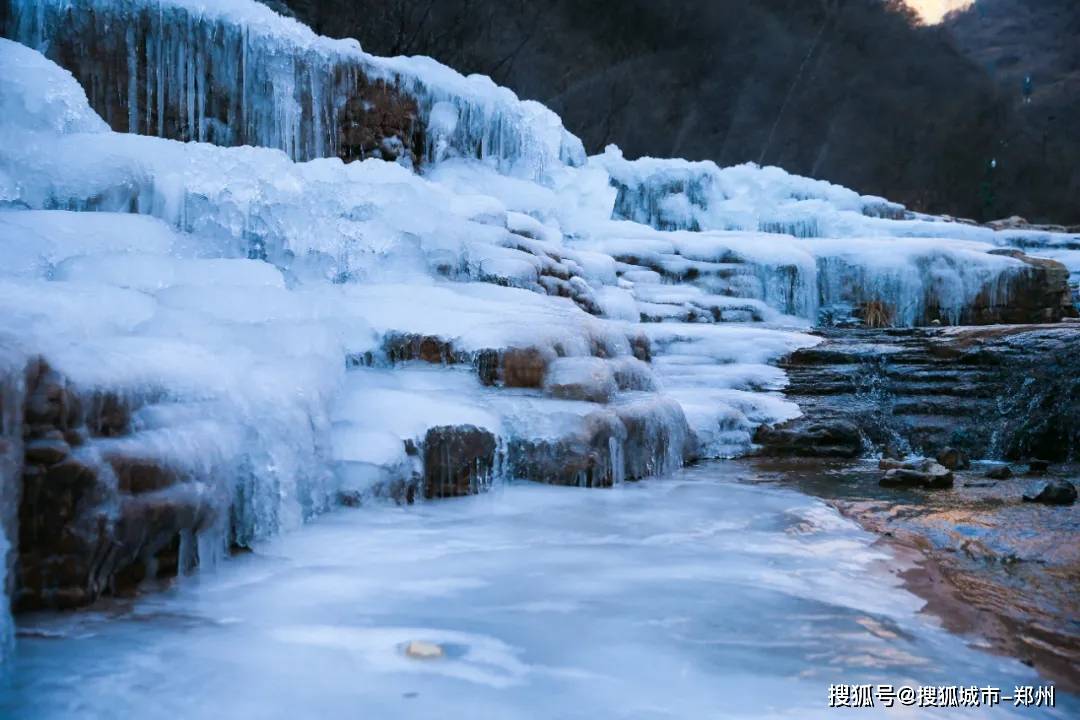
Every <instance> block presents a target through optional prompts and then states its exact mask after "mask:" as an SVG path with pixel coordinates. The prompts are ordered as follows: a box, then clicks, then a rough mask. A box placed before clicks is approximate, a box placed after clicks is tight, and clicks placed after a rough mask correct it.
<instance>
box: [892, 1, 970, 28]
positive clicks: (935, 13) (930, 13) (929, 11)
mask: <svg viewBox="0 0 1080 720" xmlns="http://www.w3.org/2000/svg"><path fill="white" fill-rule="evenodd" d="M906 1H907V4H908V5H910V6H911V7H913V8H915V10H916V11H917V12H918V13H919V15H920V16H922V19H923V20H925V21H926V22H928V23H939V22H941V19H942V18H943V17H945V14H946V13H949V12H952V11H953V10H960V9H963V8H966V7H967V6H969V5H971V4H973V3H974V1H975V0H906Z"/></svg>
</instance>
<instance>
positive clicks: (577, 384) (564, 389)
mask: <svg viewBox="0 0 1080 720" xmlns="http://www.w3.org/2000/svg"><path fill="white" fill-rule="evenodd" d="M618 389H619V386H618V383H617V382H616V381H615V374H614V373H613V372H612V370H611V365H610V364H609V363H608V362H607V361H606V360H602V359H601V358H595V357H573V358H569V357H568V358H558V359H557V360H555V361H554V362H552V363H551V364H550V365H549V366H548V370H547V374H546V377H545V378H544V391H545V392H546V393H547V394H548V395H551V396H552V397H557V398H562V399H563V400H584V401H586V402H595V403H608V402H611V399H612V398H613V397H615V393H616V392H617V391H618Z"/></svg>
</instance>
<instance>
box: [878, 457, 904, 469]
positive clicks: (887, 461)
mask: <svg viewBox="0 0 1080 720" xmlns="http://www.w3.org/2000/svg"><path fill="white" fill-rule="evenodd" d="M902 467H904V461H903V460H893V459H891V458H881V460H879V461H878V469H880V470H898V469H900V468H902Z"/></svg>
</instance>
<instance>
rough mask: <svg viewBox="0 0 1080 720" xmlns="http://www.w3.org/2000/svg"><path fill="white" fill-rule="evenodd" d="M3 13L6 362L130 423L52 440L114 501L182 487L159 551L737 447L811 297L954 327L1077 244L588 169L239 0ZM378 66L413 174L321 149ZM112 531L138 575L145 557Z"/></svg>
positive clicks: (420, 71) (460, 93)
mask: <svg viewBox="0 0 1080 720" xmlns="http://www.w3.org/2000/svg"><path fill="white" fill-rule="evenodd" d="M7 9H8V19H9V23H10V26H9V29H8V30H9V34H10V35H11V36H12V37H14V38H15V39H16V40H18V41H20V42H13V41H10V40H0V111H2V113H0V337H3V338H4V343H3V345H4V347H3V352H4V355H2V356H0V360H3V361H4V363H6V365H4V367H5V368H7V371H6V372H5V373H4V377H9V376H14V375H18V374H19V373H18V370H17V369H16V370H12V369H11V368H19V367H22V366H24V365H26V364H27V363H33V362H39V361H38V360H35V358H41V361H40V362H39V365H38V367H39V368H40V373H41V374H42V376H45V375H48V377H49V378H52V379H51V380H49V382H52V383H55V384H58V386H60V387H61V390H58V391H57V392H63V393H66V395H64V397H68V396H71V397H80V398H89V399H90V400H92V401H93V402H91V403H90V405H91V408H90V411H88V412H91V411H93V410H94V408H97V411H98V412H101V409H100V407H98V406H97V405H94V404H93V403H94V402H97V403H98V404H99V405H100V404H101V403H102V402H104V400H102V399H103V398H104V399H107V400H108V402H110V403H112V404H113V405H115V406H117V407H118V408H120V409H121V410H122V411H123V413H125V414H127V415H130V417H129V418H127V417H125V423H124V425H123V427H122V428H118V429H116V432H115V433H113V434H112V435H109V434H101V433H99V435H97V436H94V437H92V438H89V439H86V438H82V439H80V442H82V444H81V445H79V446H78V447H76V448H73V449H71V453H72V457H73V458H74V460H76V461H78V462H80V463H84V464H85V465H86V466H88V467H92V468H95V470H94V472H96V473H98V474H99V475H100V477H102V478H105V481H106V482H107V483H112V486H111V487H112V488H113V490H112V492H113V493H114V495H113V496H110V497H111V498H112V500H110V501H109V502H108V503H105V504H104V505H103V507H105V510H104V512H105V517H107V519H108V521H109V522H110V523H114V524H118V523H120V522H121V520H122V519H123V517H124V515H123V513H124V512H126V508H127V507H128V505H125V504H124V503H128V501H129V500H131V498H128V497H126V495H125V493H126V492H127V491H122V492H119V494H116V493H117V490H116V488H117V487H120V486H121V485H124V483H128V484H130V482H131V480H130V478H129V477H128V475H130V474H131V473H132V472H133V471H131V469H130V464H128V465H125V463H126V462H127V460H126V458H132V457H138V458H143V459H145V458H147V457H149V458H152V460H153V462H154V463H157V464H158V465H161V466H164V467H167V468H168V469H169V470H168V473H170V474H172V475H175V476H178V477H182V478H183V482H180V483H177V484H175V485H174V486H170V487H168V488H164V489H158V490H155V492H158V493H163V494H166V495H167V494H168V493H181V492H182V493H187V494H188V495H186V496H185V497H184V498H183V501H182V504H183V507H185V508H188V509H189V510H190V512H192V513H195V515H196V517H197V520H196V521H192V522H188V523H187V525H185V529H184V531H183V532H182V533H181V538H180V550H179V554H180V560H178V561H177V562H178V563H179V564H180V566H181V568H180V569H181V570H183V569H184V568H183V566H184V565H185V564H186V561H185V560H184V558H188V559H190V558H191V557H192V556H193V555H197V557H198V559H199V562H201V563H205V562H210V561H212V560H213V558H215V557H217V556H219V555H221V554H222V553H223V552H224V550H225V548H226V546H227V545H228V544H230V543H231V544H234V545H245V544H248V543H250V542H251V541H252V540H253V539H256V538H260V537H264V536H266V535H269V534H272V533H275V532H277V531H279V530H280V529H282V528H286V527H291V526H293V525H296V524H297V523H300V522H302V521H303V520H304V519H305V518H308V517H310V516H311V515H313V514H315V513H318V512H321V511H323V510H325V509H327V508H329V507H331V506H332V505H334V504H335V503H337V502H365V501H368V500H369V499H370V498H371V497H373V496H377V495H381V494H391V495H394V496H395V497H397V498H399V499H402V498H405V499H408V500H412V499H413V498H414V496H415V495H416V494H417V493H428V494H430V493H431V492H434V495H433V496H441V494H440V493H442V492H443V491H444V490H445V491H446V492H450V493H451V494H453V493H457V492H466V491H469V492H472V491H476V490H478V489H482V488H483V486H486V485H487V484H490V483H491V482H493V481H496V480H502V479H506V478H513V477H517V478H521V477H525V478H531V479H543V480H548V481H553V482H563V483H569V484H581V485H604V484H610V483H613V482H620V481H623V480H630V479H636V478H640V477H644V476H646V475H651V474H658V473H664V472H668V471H670V470H672V469H674V468H677V467H678V466H679V465H681V464H682V463H683V462H684V461H685V460H686V459H688V458H702V457H730V456H734V455H738V454H741V453H744V452H746V451H747V450H748V449H749V448H750V447H751V446H752V437H753V434H754V431H755V429H756V428H757V427H758V426H760V425H761V424H764V423H775V422H782V421H784V420H787V419H791V418H793V417H796V416H797V415H798V412H799V411H798V408H797V407H795V406H794V405H793V404H792V403H790V402H788V401H786V400H784V399H783V398H782V396H781V395H780V394H779V391H780V390H781V389H782V388H783V386H784V383H785V378H784V375H783V373H782V372H781V371H779V370H778V369H776V368H775V367H773V366H772V365H771V363H773V362H774V361H775V360H777V359H778V358H780V357H782V356H783V355H785V354H787V353H789V352H791V351H792V350H794V349H796V348H798V347H803V346H806V345H810V344H813V343H814V342H816V340H815V338H814V337H812V336H810V335H808V334H806V333H805V331H806V330H807V329H808V328H809V327H810V326H812V325H814V324H816V323H817V322H819V319H821V318H823V317H825V318H827V319H836V318H839V319H841V320H843V319H845V318H846V319H848V320H851V319H852V318H856V319H860V318H861V320H862V321H864V322H869V321H870V319H869V313H871V312H876V313H878V315H877V318H878V320H879V321H883V322H887V323H890V324H896V325H913V324H919V323H925V322H930V321H935V320H936V321H939V322H944V323H956V322H960V321H964V320H965V319H970V316H971V313H972V312H973V309H972V308H974V307H977V308H979V309H988V310H986V311H987V312H991V311H993V309H994V308H997V307H999V306H1001V305H1004V304H1007V303H1008V301H1009V296H1010V293H1012V292H1013V291H1014V290H1015V287H1016V284H1017V282H1020V281H1022V280H1023V279H1024V278H1027V277H1029V276H1030V275H1031V274H1032V273H1033V272H1036V270H1037V268H1033V266H1032V265H1031V263H1030V262H1028V261H1027V260H1026V259H1024V258H1022V257H1019V256H1018V253H1005V254H1001V253H995V252H991V251H995V250H996V249H998V248H1000V247H1033V248H1039V249H1040V251H1041V250H1042V249H1043V248H1051V249H1052V250H1053V252H1057V253H1059V254H1058V257H1061V258H1063V259H1066V260H1070V259H1071V260H1070V261H1073V262H1074V261H1075V257H1076V255H1077V248H1078V247H1080V242H1078V239H1077V238H1076V237H1072V236H1063V235H1058V234H1053V233H1041V232H1035V231H1011V232H1000V233H995V232H994V231H991V230H989V229H986V228H978V227H969V226H966V225H961V224H958V223H949V222H943V221H941V220H939V219H935V218H929V217H923V216H917V215H914V214H912V213H908V212H907V211H905V210H904V209H903V208H902V207H900V206H898V205H895V204H893V203H889V202H887V201H885V200H882V199H880V198H869V197H862V196H859V195H858V194H856V193H854V192H852V191H850V190H847V189H845V188H840V187H837V186H835V185H830V184H828V183H824V182H821V181H815V180H809V179H806V178H799V177H795V176H792V175H789V174H787V173H784V172H783V171H782V170H779V169H778V168H758V167H756V166H741V167H737V168H726V169H720V168H717V167H716V166H714V165H712V164H711V163H687V162H684V161H676V160H651V159H644V160H637V161H627V160H625V159H624V158H623V157H622V156H621V154H620V153H619V151H618V150H617V149H615V148H609V149H608V151H606V152H605V153H604V154H602V155H599V156H597V157H593V158H589V159H586V158H585V157H584V153H583V151H582V146H581V143H580V142H579V141H578V140H577V139H576V138H574V137H573V136H572V135H570V134H569V133H568V132H567V131H566V130H565V129H564V128H563V126H562V124H561V122H560V121H559V119H558V118H557V117H556V116H555V115H554V114H553V113H551V112H550V111H549V110H547V109H546V108H543V107H542V106H540V105H537V104H536V103H532V102H528V101H520V100H518V99H517V98H516V97H515V96H514V95H513V93H511V92H510V91H509V90H506V89H504V88H498V87H496V86H495V85H493V84H492V83H491V81H490V80H488V79H486V78H479V77H469V78H464V77H462V76H460V75H458V74H456V73H454V72H453V71H451V70H449V69H448V68H445V67H443V66H440V65H438V64H437V63H435V62H434V61H432V60H429V59H424V58H391V59H385V58H375V57H372V56H370V55H367V54H365V53H363V52H362V51H361V50H360V48H359V47H358V46H357V44H356V43H355V42H349V41H331V40H328V39H325V38H320V37H317V36H315V35H314V34H313V33H311V31H310V30H308V29H307V28H305V27H303V26H301V25H299V24H298V23H296V22H295V21H292V20H289V19H285V18H282V17H280V16H278V15H276V14H274V13H273V12H272V11H270V10H269V9H267V8H266V7H264V6H263V5H260V4H258V3H255V2H254V1H253V0H228V1H227V2H219V3H213V4H211V5H207V4H205V3H201V2H196V1H195V0H155V1H151V0H125V1H123V2H120V1H117V0H113V1H109V0H12V1H11V2H9V3H8V8H7ZM0 17H3V16H2V15H0ZM20 43H21V44H20ZM34 48H36V49H34ZM38 50H41V51H43V52H44V53H45V55H42V54H41V53H39V52H38ZM47 58H51V59H47ZM53 60H56V61H57V62H59V63H60V65H58V64H56V63H54V62H53ZM61 65H66V66H67V67H68V68H69V69H72V68H73V69H75V70H76V71H77V72H78V74H79V80H81V81H82V83H83V86H80V84H79V80H77V79H76V78H75V77H74V76H73V75H72V74H71V72H69V71H68V70H65V69H63V68H62V67H61ZM76 66H77V67H76ZM378 82H381V83H383V89H382V90H380V91H379V92H382V93H383V95H382V96H381V97H383V99H384V100H386V102H393V103H401V102H405V103H408V102H413V103H415V108H416V113H417V114H416V118H415V121H416V122H417V123H418V124H419V126H418V128H416V130H417V133H418V134H419V136H421V138H422V139H421V140H420V141H418V143H417V144H416V145H414V149H416V147H420V148H421V149H422V152H421V153H419V155H418V156H417V160H418V161H419V163H420V164H419V166H418V167H417V166H416V165H415V164H414V163H412V162H409V161H407V160H408V158H407V157H405V156H403V155H402V154H400V153H397V152H396V151H395V152H390V150H387V152H386V153H385V154H384V155H383V157H388V156H390V155H397V157H396V159H397V162H389V161H387V159H380V158H379V157H370V158H367V159H363V160H362V161H359V162H349V163H346V162H343V158H344V159H354V158H351V157H347V155H348V154H347V153H343V152H342V147H341V145H340V136H339V130H340V127H339V124H340V122H341V117H342V115H341V113H342V112H343V108H347V107H351V105H350V103H351V102H353V101H354V100H355V99H356V97H355V96H356V94H357V93H360V97H363V92H367V91H370V89H371V88H372V87H374V84H376V83H378ZM83 87H86V91H84V89H83ZM365 89H366V90H365ZM88 94H89V98H88V97H87V95H88ZM391 96H393V97H391ZM372 97H374V96H372ZM387 98H390V99H387ZM402 98H404V100H403V99H402ZM369 100H370V98H369V99H366V100H364V102H365V103H366V102H369ZM362 107H363V111H362V112H360V111H358V112H360V115H358V116H356V118H359V119H356V118H354V120H356V122H359V123H361V124H362V123H364V122H366V120H364V118H363V117H361V116H362V114H363V112H367V111H368V110H369V109H370V108H368V106H367V105H363V106H362ZM92 108H97V110H98V111H99V112H95V110H94V109H92ZM102 115H103V116H104V119H103V118H102ZM106 121H108V122H106ZM114 130H122V131H127V132H116V131H114ZM395 139H396V140H397V141H401V142H404V140H405V139H404V138H400V137H397V136H393V137H386V138H382V140H383V141H385V142H391V141H394V140H395ZM391 144H393V143H391ZM1072 270H1073V272H1080V267H1077V265H1075V264H1073V265H1072ZM20 392H22V391H21V390H19V389H18V388H11V389H10V392H6V394H5V395H4V397H5V398H15V400H12V401H11V402H12V403H13V405H12V407H17V406H20V405H21V403H22V398H21V395H20V394H19V393H20ZM11 412H15V411H14V410H12V409H11V408H7V407H6V406H5V413H6V414H5V416H4V418H5V420H4V425H3V430H4V432H5V433H7V432H9V428H10V427H12V425H13V424H16V425H17V423H16V421H15V420H14V419H13V416H12V415H10V413H11ZM9 418H12V419H9ZM87 422H88V423H90V425H93V423H94V422H97V421H95V420H94V418H93V417H90V418H89V419H88V420H87ZM98 424H99V425H100V423H98ZM16 451H17V452H21V450H19V448H16ZM65 452H66V451H65ZM462 457H465V458H466V459H467V462H464V463H463V464H462V463H458V464H457V465H455V464H454V463H455V462H457V461H458V460H460V459H461V458H462ZM0 459H2V458H0ZM0 469H4V468H0ZM9 470H10V468H8V469H4V473H5V474H3V475H0V478H2V479H3V481H4V483H5V489H4V494H3V497H4V498H7V501H8V504H7V505H5V511H4V513H3V515H2V520H3V522H4V523H5V526H6V527H7V528H8V530H9V535H8V536H9V538H10V537H11V531H10V528H11V523H12V518H13V517H14V515H15V512H14V510H13V509H12V506H11V503H13V502H15V500H12V497H13V493H12V492H11V487H12V486H13V485H17V483H18V470H17V468H16V469H14V470H10V472H9ZM125 472H126V473H128V475H125V474H124V473H125ZM114 475H115V477H114ZM124 478H128V479H124ZM433 482H434V483H437V484H439V485H440V487H443V486H447V487H449V489H448V490H446V489H445V488H444V490H439V491H438V492H435V491H432V490H431V483H433ZM151 494H153V493H151ZM117 498H119V499H117ZM110 503H111V504H110ZM192 531H193V532H192ZM140 547H141V549H140V550H139V551H138V552H140V553H141V556H140V557H141V558H142V560H141V561H142V562H144V563H147V564H149V563H151V560H153V558H152V557H151V556H153V555H154V553H156V552H158V551H159V550H160V549H161V546H160V543H159V544H154V543H149V544H147V543H144V544H143V545H142V546H140ZM133 552H134V551H133ZM155 562H156V561H155ZM3 569H4V568H3V567H0V571H3ZM0 577H2V576H0ZM9 585H10V583H9ZM0 631H2V628H0Z"/></svg>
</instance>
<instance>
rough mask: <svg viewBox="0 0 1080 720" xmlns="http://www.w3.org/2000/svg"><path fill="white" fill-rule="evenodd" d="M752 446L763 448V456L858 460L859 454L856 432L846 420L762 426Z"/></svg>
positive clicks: (798, 421)
mask: <svg viewBox="0 0 1080 720" xmlns="http://www.w3.org/2000/svg"><path fill="white" fill-rule="evenodd" d="M754 442H755V443H757V444H759V445H762V446H764V447H763V450H762V452H763V453H764V454H766V455H781V456H795V457H842V458H853V457H858V456H859V454H860V453H861V452H862V447H863V446H862V436H861V435H860V434H859V428H858V427H857V426H856V425H855V424H854V423H852V422H849V421H847V420H827V421H821V422H805V421H803V420H802V419H799V420H793V421H791V422H787V423H784V424H783V425H778V426H775V427H772V426H764V425H763V426H762V427H760V428H758V431H757V432H756V433H755V435H754Z"/></svg>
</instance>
